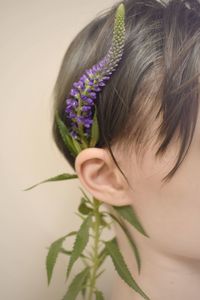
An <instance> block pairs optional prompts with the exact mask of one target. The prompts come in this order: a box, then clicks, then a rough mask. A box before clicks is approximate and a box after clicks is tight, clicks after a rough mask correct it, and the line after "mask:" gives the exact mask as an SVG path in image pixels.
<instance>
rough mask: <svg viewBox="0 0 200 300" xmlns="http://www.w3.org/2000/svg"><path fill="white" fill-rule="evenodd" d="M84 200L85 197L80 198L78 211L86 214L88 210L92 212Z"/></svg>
mask: <svg viewBox="0 0 200 300" xmlns="http://www.w3.org/2000/svg"><path fill="white" fill-rule="evenodd" d="M85 202H86V201H85V198H81V203H80V205H79V207H78V211H79V212H80V213H81V214H83V215H88V214H89V213H90V212H92V208H90V207H88V206H87V205H86V203H85Z"/></svg>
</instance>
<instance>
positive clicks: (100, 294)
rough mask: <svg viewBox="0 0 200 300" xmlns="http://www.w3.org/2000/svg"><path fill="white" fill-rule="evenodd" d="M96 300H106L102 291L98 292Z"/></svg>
mask: <svg viewBox="0 0 200 300" xmlns="http://www.w3.org/2000/svg"><path fill="white" fill-rule="evenodd" d="M95 294H96V300H104V296H103V293H102V292H101V291H96V292H95Z"/></svg>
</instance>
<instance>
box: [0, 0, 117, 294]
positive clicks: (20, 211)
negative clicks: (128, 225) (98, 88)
mask: <svg viewBox="0 0 200 300" xmlns="http://www.w3.org/2000/svg"><path fill="white" fill-rule="evenodd" d="M114 2H116V0H101V1H97V0H84V1H83V0H73V1H69V0H65V1H64V0H57V1H55V0H54V1H53V0H48V1H47V0H40V1H39V0H36V1H30V0H28V1H27V0H26V1H25V0H18V1H14V0H4V1H3V0H0V36H1V39H0V44H1V45H0V49H1V55H0V82H1V100H0V101H1V110H0V136H1V139H0V143H1V148H0V182H1V195H0V206H1V207H0V220H1V226H0V231H1V232H0V235H1V238H0V256H1V260H0V265H1V268H0V299H1V300H11V299H12V300H13V299H15V300H36V299H37V300H47V299H48V300H61V299H62V297H63V296H64V294H65V292H66V290H67V287H68V284H69V283H70V279H72V278H73V277H74V276H75V274H76V273H77V271H78V269H79V267H80V266H82V263H81V262H80V263H79V262H76V264H75V265H74V268H73V270H72V272H71V275H70V278H69V283H68V282H67V283H66V282H65V273H66V268H67V264H68V257H66V256H65V255H63V254H60V256H59V257H58V261H57V263H56V266H55V269H54V272H53V277H52V281H51V284H50V286H49V287H48V285H47V275H46V270H45V259H46V255H47V252H48V249H47V247H49V246H50V244H51V243H52V242H54V241H55V240H56V239H58V238H60V237H62V236H63V235H65V234H66V233H69V232H70V231H73V230H77V229H78V228H79V225H80V222H81V220H80V218H79V217H78V216H77V215H76V214H75V212H76V211H77V208H78V205H79V202H80V197H81V192H80V190H79V188H78V187H79V186H81V184H80V182H79V180H78V179H76V180H72V181H63V182H52V183H45V184H43V185H40V186H38V187H36V188H35V189H33V190H30V191H26V192H25V191H23V189H25V188H27V187H29V186H31V185H33V184H35V183H37V182H40V181H42V180H44V179H47V178H49V177H52V176H56V175H58V174H61V173H65V172H66V173H73V170H72V169H71V167H70V166H69V165H68V164H67V163H66V161H65V159H64V158H63V157H62V156H61V154H60V153H59V151H58V149H57V148H56V146H55V144H54V142H53V139H52V133H51V127H52V118H51V115H52V103H53V100H52V89H53V85H54V83H55V80H56V77H57V74H58V70H59V67H60V64H61V60H62V58H63V55H64V53H65V51H66V49H67V47H68V45H69V43H70V42H71V40H72V39H73V37H74V36H75V35H76V34H77V33H78V32H79V31H80V30H81V29H82V28H83V26H85V25H86V24H87V23H88V22H89V21H90V20H92V19H93V18H94V17H95V16H96V15H97V14H98V13H100V12H101V11H103V10H104V9H107V8H108V7H109V6H110V5H112V4H113V3H114ZM112 235H113V233H109V232H108V237H110V236H112ZM73 240H74V237H70V238H68V240H66V242H65V243H64V245H65V248H66V249H68V250H70V249H71V247H72V245H73ZM104 266H105V267H106V269H107V270H106V272H104V273H103V275H102V276H101V277H100V280H99V285H98V287H99V289H100V290H102V291H103V292H104V295H105V298H106V299H110V296H111V291H112V288H113V284H112V283H113V282H114V276H116V274H115V270H114V267H113V265H112V262H111V261H110V258H107V260H106V263H105V265H104ZM111 278H112V279H111Z"/></svg>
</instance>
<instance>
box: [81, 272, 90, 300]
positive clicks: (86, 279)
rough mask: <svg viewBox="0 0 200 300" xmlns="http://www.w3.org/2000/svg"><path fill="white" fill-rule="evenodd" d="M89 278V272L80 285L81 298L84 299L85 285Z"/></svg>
mask: <svg viewBox="0 0 200 300" xmlns="http://www.w3.org/2000/svg"><path fill="white" fill-rule="evenodd" d="M89 278H90V272H88V274H87V275H86V276H85V279H84V281H83V285H82V288H81V294H82V296H83V298H84V299H85V294H86V289H87V287H86V284H87V281H88V279H89Z"/></svg>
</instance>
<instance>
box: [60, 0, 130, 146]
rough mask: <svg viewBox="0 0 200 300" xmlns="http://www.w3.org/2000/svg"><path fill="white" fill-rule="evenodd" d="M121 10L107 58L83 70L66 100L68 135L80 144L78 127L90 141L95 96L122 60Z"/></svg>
mask: <svg viewBox="0 0 200 300" xmlns="http://www.w3.org/2000/svg"><path fill="white" fill-rule="evenodd" d="M121 5H122V4H121ZM120 7H121V8H120V9H119V14H118V13H117V14H116V23H115V24H116V27H115V28H114V34H113V40H112V45H111V47H110V49H109V51H108V53H107V55H105V56H104V57H103V58H102V59H101V60H100V61H99V62H98V63H97V64H95V65H93V66H92V67H91V68H90V69H86V70H85V72H84V74H83V75H82V76H81V77H80V79H79V80H78V81H76V82H74V83H73V87H72V89H71V90H70V96H71V97H70V98H68V99H66V108H65V112H66V117H67V118H68V119H69V123H70V124H71V128H70V133H71V135H72V137H73V138H75V139H78V138H80V141H81V136H79V126H80V125H82V126H83V129H84V130H83V134H84V135H85V136H87V137H90V132H91V127H92V124H93V114H94V109H93V108H94V106H95V102H96V99H97V93H98V92H100V91H101V90H102V88H103V87H104V86H105V85H106V82H105V81H107V80H109V79H110V77H111V75H112V73H113V72H114V71H115V70H116V67H117V66H118V63H119V61H120V60H121V57H122V53H123V47H124V37H125V26H124V10H123V7H122V6H120Z"/></svg>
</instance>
